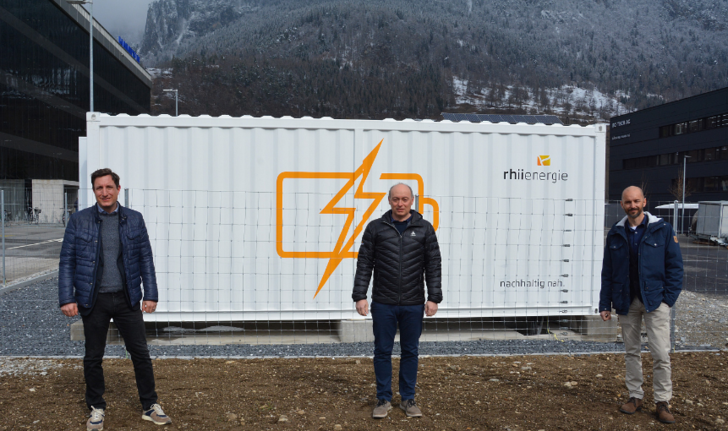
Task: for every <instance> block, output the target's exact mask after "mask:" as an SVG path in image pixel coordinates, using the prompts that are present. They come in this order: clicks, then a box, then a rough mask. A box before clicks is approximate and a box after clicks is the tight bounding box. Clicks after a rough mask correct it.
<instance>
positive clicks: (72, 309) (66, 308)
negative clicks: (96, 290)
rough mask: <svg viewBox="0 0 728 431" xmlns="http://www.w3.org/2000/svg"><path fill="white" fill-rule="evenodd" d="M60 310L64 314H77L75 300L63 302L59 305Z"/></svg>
mask: <svg viewBox="0 0 728 431" xmlns="http://www.w3.org/2000/svg"><path fill="white" fill-rule="evenodd" d="M61 312H63V314H64V315H65V316H68V317H73V316H75V315H77V314H78V305H76V303H75V302H71V303H70V304H63V305H62V306H61Z"/></svg>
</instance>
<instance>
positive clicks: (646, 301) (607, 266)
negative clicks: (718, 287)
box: [599, 186, 683, 423]
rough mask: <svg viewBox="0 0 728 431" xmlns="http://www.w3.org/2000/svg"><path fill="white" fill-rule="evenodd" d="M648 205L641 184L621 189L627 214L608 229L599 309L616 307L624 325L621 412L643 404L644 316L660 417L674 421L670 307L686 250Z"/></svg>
mask: <svg viewBox="0 0 728 431" xmlns="http://www.w3.org/2000/svg"><path fill="white" fill-rule="evenodd" d="M646 204H647V200H646V199H645V196H644V193H643V191H642V189H640V188H639V187H634V186H632V187H628V188H626V189H625V190H624V192H622V201H621V202H620V205H621V206H622V209H624V212H625V213H627V216H626V217H624V218H623V219H622V220H620V221H619V222H617V223H616V224H615V225H614V226H613V227H612V229H611V230H610V231H609V233H608V234H607V244H606V247H605V249H604V263H603V265H602V289H601V292H600V295H599V296H600V298H599V311H600V314H601V316H602V319H603V320H604V321H607V320H609V319H611V311H612V308H614V309H615V310H616V311H617V314H618V315H619V322H620V323H621V325H622V337H623V338H624V347H625V349H626V352H627V353H626V355H625V364H626V367H627V372H626V376H625V380H626V384H627V389H628V390H629V401H627V403H626V404H624V405H623V406H622V407H621V408H620V411H621V412H622V413H626V414H630V415H631V414H634V413H635V412H637V411H639V410H641V409H642V398H643V397H644V391H643V390H642V383H643V379H642V357H641V348H642V338H641V328H642V318H643V317H644V320H645V327H646V328H647V338H648V342H649V346H650V353H651V354H652V359H653V361H654V364H653V388H654V397H655V403H656V404H657V406H656V410H657V419H658V420H659V421H660V422H663V423H674V422H675V417H674V416H673V415H672V413H670V409H669V402H670V399H671V398H672V368H671V366H670V312H671V309H672V307H673V306H674V305H675V301H677V297H678V296H679V295H680V291H681V290H682V281H683V265H682V255H681V254H680V246H679V245H678V241H677V235H676V234H675V232H674V231H673V229H672V226H670V224H669V223H667V222H666V221H664V220H662V219H661V218H658V217H655V216H653V215H652V214H650V213H648V212H645V211H644V208H645V205H646Z"/></svg>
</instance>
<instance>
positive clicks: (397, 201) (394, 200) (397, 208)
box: [389, 183, 415, 221]
mask: <svg viewBox="0 0 728 431" xmlns="http://www.w3.org/2000/svg"><path fill="white" fill-rule="evenodd" d="M414 198H415V195H414V193H412V188H411V187H410V186H408V185H407V184H403V183H399V184H395V185H394V186H392V188H391V189H389V206H391V207H392V218H394V219H395V220H397V221H405V220H407V219H408V218H409V217H410V210H411V209H412V204H413V203H414V201H415V199H414Z"/></svg>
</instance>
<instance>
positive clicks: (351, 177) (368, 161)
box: [276, 140, 440, 298]
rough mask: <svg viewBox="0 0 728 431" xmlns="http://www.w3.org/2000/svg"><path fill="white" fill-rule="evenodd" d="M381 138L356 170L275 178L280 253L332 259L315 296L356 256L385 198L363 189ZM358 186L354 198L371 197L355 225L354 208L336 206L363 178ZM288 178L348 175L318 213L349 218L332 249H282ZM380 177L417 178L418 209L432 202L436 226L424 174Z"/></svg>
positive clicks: (285, 174) (436, 209) (437, 216)
mask: <svg viewBox="0 0 728 431" xmlns="http://www.w3.org/2000/svg"><path fill="white" fill-rule="evenodd" d="M382 142H384V140H382V141H380V142H379V144H378V145H377V146H376V147H375V148H374V149H373V150H372V151H371V152H370V153H369V155H367V156H366V157H365V158H364V160H363V161H362V164H361V165H360V166H359V167H358V168H357V169H356V170H355V171H354V172H282V173H281V174H279V175H278V179H277V181H276V251H277V252H278V256H280V257H282V258H292V259H329V262H328V264H327V265H326V270H325V271H324V274H323V276H322V277H321V281H320V282H319V285H318V288H317V289H316V293H315V294H314V298H315V297H316V295H318V293H319V292H320V291H321V289H322V288H323V287H324V285H325V284H326V282H327V281H328V280H329V277H331V275H332V274H333V273H334V271H335V270H336V268H337V267H338V266H339V264H340V263H341V261H342V260H344V259H356V258H357V256H358V255H359V254H358V253H357V252H355V251H353V250H352V248H353V247H354V242H355V241H356V239H357V238H358V237H359V235H361V234H362V232H363V230H364V227H366V224H367V222H368V221H369V219H370V217H371V216H372V214H373V213H374V211H375V210H376V209H377V207H378V206H379V204H380V203H381V202H382V199H384V197H385V196H386V195H387V193H386V192H365V191H364V190H363V187H364V183H365V182H366V180H367V178H368V176H369V172H370V171H371V169H372V165H373V164H374V161H375V160H376V158H377V154H378V153H379V149H380V148H381V146H382ZM360 178H361V180H360V181H359V185H358V187H356V190H355V192H354V199H362V200H369V201H371V202H370V204H369V207H368V208H367V209H366V211H365V212H364V214H363V215H362V217H361V220H359V222H358V223H357V224H356V225H355V226H354V220H355V208H354V207H345V206H337V205H338V204H339V202H340V201H341V199H342V198H343V197H344V196H345V195H346V194H347V193H348V192H349V191H350V190H352V188H354V186H355V184H356V182H357V179H360ZM287 179H345V180H347V181H346V183H345V184H344V186H343V187H342V188H341V189H340V190H339V191H338V192H337V193H336V195H335V196H334V197H333V199H331V200H330V201H329V202H328V203H327V204H326V205H325V206H324V208H323V209H322V210H321V211H320V213H319V214H342V215H346V216H347V217H346V221H345V222H344V225H343V226H342V229H341V233H340V234H339V237H338V239H337V241H336V244H335V245H334V249H333V250H327V251H286V250H284V249H283V183H284V181H285V180H287ZM379 179H382V180H400V181H407V180H414V181H417V194H418V195H419V196H420V200H419V206H418V208H416V210H417V211H418V212H419V213H422V212H423V209H424V205H425V204H427V205H430V206H432V209H433V214H434V215H433V221H432V225H433V227H434V228H435V230H437V228H438V226H439V222H440V208H439V205H438V204H437V201H435V200H434V199H431V198H427V197H424V191H425V185H424V181H423V180H422V176H421V175H419V174H415V173H384V174H382V175H381V176H380V177H379ZM352 226H354V231H353V233H352V234H351V236H350V237H349V238H348V239H347V234H348V233H349V231H350V230H351V228H352Z"/></svg>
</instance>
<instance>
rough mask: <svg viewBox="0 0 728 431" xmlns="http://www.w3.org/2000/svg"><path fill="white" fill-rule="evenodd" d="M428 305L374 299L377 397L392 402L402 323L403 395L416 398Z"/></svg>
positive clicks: (405, 398) (373, 317)
mask: <svg viewBox="0 0 728 431" xmlns="http://www.w3.org/2000/svg"><path fill="white" fill-rule="evenodd" d="M424 313H425V305H424V304H422V305H387V304H380V303H378V302H372V319H373V321H374V322H373V323H374V374H375V376H376V379H377V399H385V400H387V401H392V348H393V347H394V336H395V335H396V334H397V324H399V344H400V346H401V348H402V357H401V359H400V362H399V394H400V396H401V397H402V399H403V400H412V399H414V398H415V385H416V384H417V362H418V355H419V352H418V349H419V346H420V335H422V318H423V316H424Z"/></svg>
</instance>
